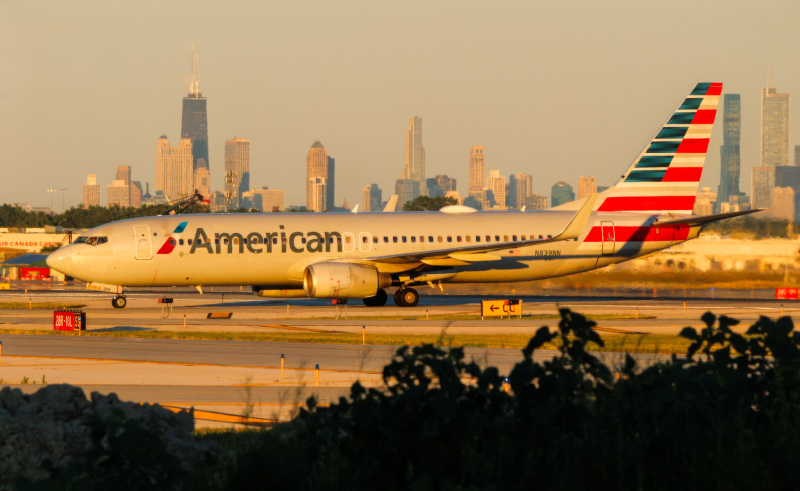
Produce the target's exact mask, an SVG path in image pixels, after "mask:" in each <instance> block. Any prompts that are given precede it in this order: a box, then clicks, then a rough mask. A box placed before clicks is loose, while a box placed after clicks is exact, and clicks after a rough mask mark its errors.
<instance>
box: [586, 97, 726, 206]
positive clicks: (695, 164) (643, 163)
mask: <svg viewBox="0 0 800 491" xmlns="http://www.w3.org/2000/svg"><path fill="white" fill-rule="evenodd" d="M721 93H722V84H719V83H701V84H697V86H696V87H695V88H694V90H692V91H691V92H690V93H689V95H688V96H687V97H686V99H685V100H684V101H683V103H681V105H680V106H678V108H677V109H676V110H675V112H674V113H673V114H672V116H671V117H670V118H669V120H668V121H667V122H666V123H665V124H664V125H663V126H662V127H661V130H660V131H659V132H658V134H656V136H655V137H654V138H653V139H652V140H651V141H650V143H649V144H648V145H647V147H645V149H644V151H642V153H641V154H640V155H639V156H638V157H637V158H636V160H635V161H634V163H633V165H631V167H630V168H629V169H628V171H627V172H626V173H625V174H624V175H623V177H622V179H621V180H620V181H619V182H618V183H617V184H616V185H615V186H614V187H613V188H612V189H611V190H609V194H608V196H607V197H606V199H605V200H604V201H603V202H602V204H600V205H599V207H598V211H630V212H642V213H659V214H661V213H679V214H691V213H692V208H693V207H694V200H695V195H696V194H697V187H698V184H699V182H700V176H701V174H702V172H703V164H704V163H705V158H706V152H707V151H708V140H709V138H710V137H711V129H712V128H713V126H714V119H715V117H716V114H717V106H718V104H719V96H720V94H721Z"/></svg>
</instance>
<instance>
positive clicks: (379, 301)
mask: <svg viewBox="0 0 800 491" xmlns="http://www.w3.org/2000/svg"><path fill="white" fill-rule="evenodd" d="M388 299H389V296H388V295H386V291H384V290H378V293H376V294H375V296H374V297H369V298H365V299H364V305H366V306H367V307H383V306H384V305H386V300H388Z"/></svg>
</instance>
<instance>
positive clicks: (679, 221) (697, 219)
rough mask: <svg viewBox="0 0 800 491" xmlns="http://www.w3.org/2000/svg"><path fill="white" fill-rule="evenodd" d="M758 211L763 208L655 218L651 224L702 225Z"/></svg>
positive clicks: (656, 225)
mask: <svg viewBox="0 0 800 491" xmlns="http://www.w3.org/2000/svg"><path fill="white" fill-rule="evenodd" d="M759 211H764V210H763V209H755V210H742V211H733V212H731V213H719V214H717V215H690V216H686V217H682V218H674V219H672V220H656V221H655V222H654V223H653V226H654V227H658V226H659V225H703V224H704V223H712V222H718V221H720V220H725V219H726V218H734V217H740V216H743V215H749V214H750V213H756V212H759Z"/></svg>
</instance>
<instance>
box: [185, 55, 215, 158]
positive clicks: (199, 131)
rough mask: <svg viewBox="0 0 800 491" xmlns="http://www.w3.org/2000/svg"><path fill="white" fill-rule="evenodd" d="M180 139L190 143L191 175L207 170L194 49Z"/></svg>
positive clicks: (202, 105) (204, 116)
mask: <svg viewBox="0 0 800 491" xmlns="http://www.w3.org/2000/svg"><path fill="white" fill-rule="evenodd" d="M195 60H196V62H197V63H196V64H195ZM195 69H196V71H195ZM181 138H188V139H190V140H191V141H192V173H194V171H195V170H197V169H198V168H206V169H208V168H209V167H210V166H209V160H208V113H207V111H206V98H205V97H203V93H202V92H200V55H199V54H198V55H197V58H196V59H195V54H194V48H192V83H191V84H190V85H189V95H188V96H187V97H184V98H183V117H182V121H181Z"/></svg>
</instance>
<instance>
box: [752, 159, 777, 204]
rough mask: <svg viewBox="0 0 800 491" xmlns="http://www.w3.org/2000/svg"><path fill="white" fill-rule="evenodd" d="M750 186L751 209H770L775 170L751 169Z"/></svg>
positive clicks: (771, 168)
mask: <svg viewBox="0 0 800 491" xmlns="http://www.w3.org/2000/svg"><path fill="white" fill-rule="evenodd" d="M750 186H751V196H752V197H753V208H771V207H772V189H773V188H774V187H775V168H774V167H753V169H752V178H751V180H750Z"/></svg>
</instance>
